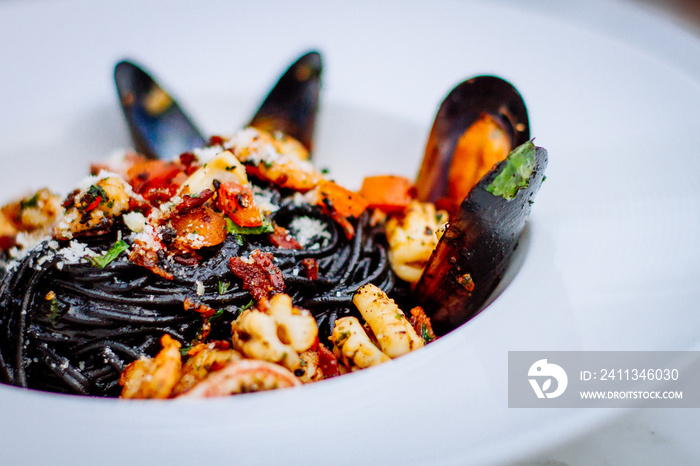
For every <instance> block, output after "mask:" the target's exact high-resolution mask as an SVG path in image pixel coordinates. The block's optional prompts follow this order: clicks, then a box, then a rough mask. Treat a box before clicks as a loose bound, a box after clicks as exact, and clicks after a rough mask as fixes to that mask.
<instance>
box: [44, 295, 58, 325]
mask: <svg viewBox="0 0 700 466" xmlns="http://www.w3.org/2000/svg"><path fill="white" fill-rule="evenodd" d="M46 317H47V318H48V319H49V321H50V322H51V324H53V325H56V321H57V320H58V318H59V317H61V310H60V309H59V307H58V300H57V299H56V298H55V297H54V298H53V299H52V300H51V304H50V305H49V313H48V314H47V315H46Z"/></svg>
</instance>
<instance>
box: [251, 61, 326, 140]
mask: <svg viewBox="0 0 700 466" xmlns="http://www.w3.org/2000/svg"><path fill="white" fill-rule="evenodd" d="M322 71H323V61H322V58H321V54H320V53H319V52H317V51H311V52H308V53H305V54H304V55H302V56H301V57H300V58H299V59H297V60H296V61H295V62H294V63H293V64H292V65H291V66H290V67H289V69H287V71H285V73H284V74H283V75H282V77H281V78H280V79H279V81H277V84H276V85H275V86H274V87H273V88H272V90H271V91H270V93H269V94H268V95H267V97H266V98H265V100H264V101H263V103H262V105H261V106H260V108H259V109H258V111H257V112H256V113H255V116H254V117H253V119H252V120H251V121H250V123H249V125H250V126H255V127H256V128H259V129H263V130H266V131H281V132H283V133H285V134H287V135H289V136H291V137H293V138H295V139H297V140H298V141H299V142H301V143H302V144H303V145H304V146H305V147H306V148H307V149H308V150H309V151H311V150H312V148H313V133H314V128H315V125H316V114H317V113H318V106H319V97H320V92H321V73H322Z"/></svg>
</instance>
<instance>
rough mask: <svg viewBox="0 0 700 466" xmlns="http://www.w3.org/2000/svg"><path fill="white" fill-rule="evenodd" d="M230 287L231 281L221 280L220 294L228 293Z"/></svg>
mask: <svg viewBox="0 0 700 466" xmlns="http://www.w3.org/2000/svg"><path fill="white" fill-rule="evenodd" d="M230 287H231V284H230V283H229V282H222V281H221V280H219V294H226V292H227V291H228V289H229V288H230Z"/></svg>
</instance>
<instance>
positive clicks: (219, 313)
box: [208, 309, 224, 322]
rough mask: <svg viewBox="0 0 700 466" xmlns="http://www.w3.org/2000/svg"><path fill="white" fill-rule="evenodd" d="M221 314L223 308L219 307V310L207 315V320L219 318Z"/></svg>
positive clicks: (222, 313)
mask: <svg viewBox="0 0 700 466" xmlns="http://www.w3.org/2000/svg"><path fill="white" fill-rule="evenodd" d="M222 315H224V310H223V309H219V310H218V311H216V312H215V313H214V314H212V316H211V317H209V319H208V320H209V322H211V321H212V320H216V319H218V318H220V317H221V316H222Z"/></svg>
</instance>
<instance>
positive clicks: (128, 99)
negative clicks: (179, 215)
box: [114, 60, 207, 159]
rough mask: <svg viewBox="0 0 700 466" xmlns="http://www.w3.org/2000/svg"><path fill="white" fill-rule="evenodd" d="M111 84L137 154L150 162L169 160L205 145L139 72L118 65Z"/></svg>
mask: <svg viewBox="0 0 700 466" xmlns="http://www.w3.org/2000/svg"><path fill="white" fill-rule="evenodd" d="M114 81H115V83H116V85H117V93H118V94H119V101H120V103H121V106H122V110H123V112H124V116H125V117H126V120H127V126H128V127H129V132H130V133H131V138H132V141H133V143H134V147H135V149H136V150H137V151H138V152H140V153H142V154H144V155H146V156H147V157H150V158H154V159H155V158H163V159H170V158H173V157H176V156H178V155H180V154H182V153H183V152H189V151H191V150H193V149H196V148H198V147H204V146H205V145H206V143H207V141H206V139H205V138H204V136H202V133H201V132H200V131H199V129H197V127H196V126H195V125H194V123H193V122H192V121H191V120H190V118H189V117H188V116H187V115H186V114H185V112H184V111H183V110H182V109H181V108H180V106H179V105H178V104H177V102H176V101H175V100H174V99H173V98H172V97H170V95H169V94H168V93H167V92H166V91H165V90H163V88H161V87H160V86H159V85H158V84H157V83H156V82H155V80H154V79H153V78H152V77H151V76H150V75H149V74H148V73H146V72H145V71H144V70H143V69H142V68H140V67H139V66H137V65H135V64H134V63H132V62H130V61H126V60H124V61H121V62H119V63H118V64H117V66H116V67H115V69H114Z"/></svg>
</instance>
